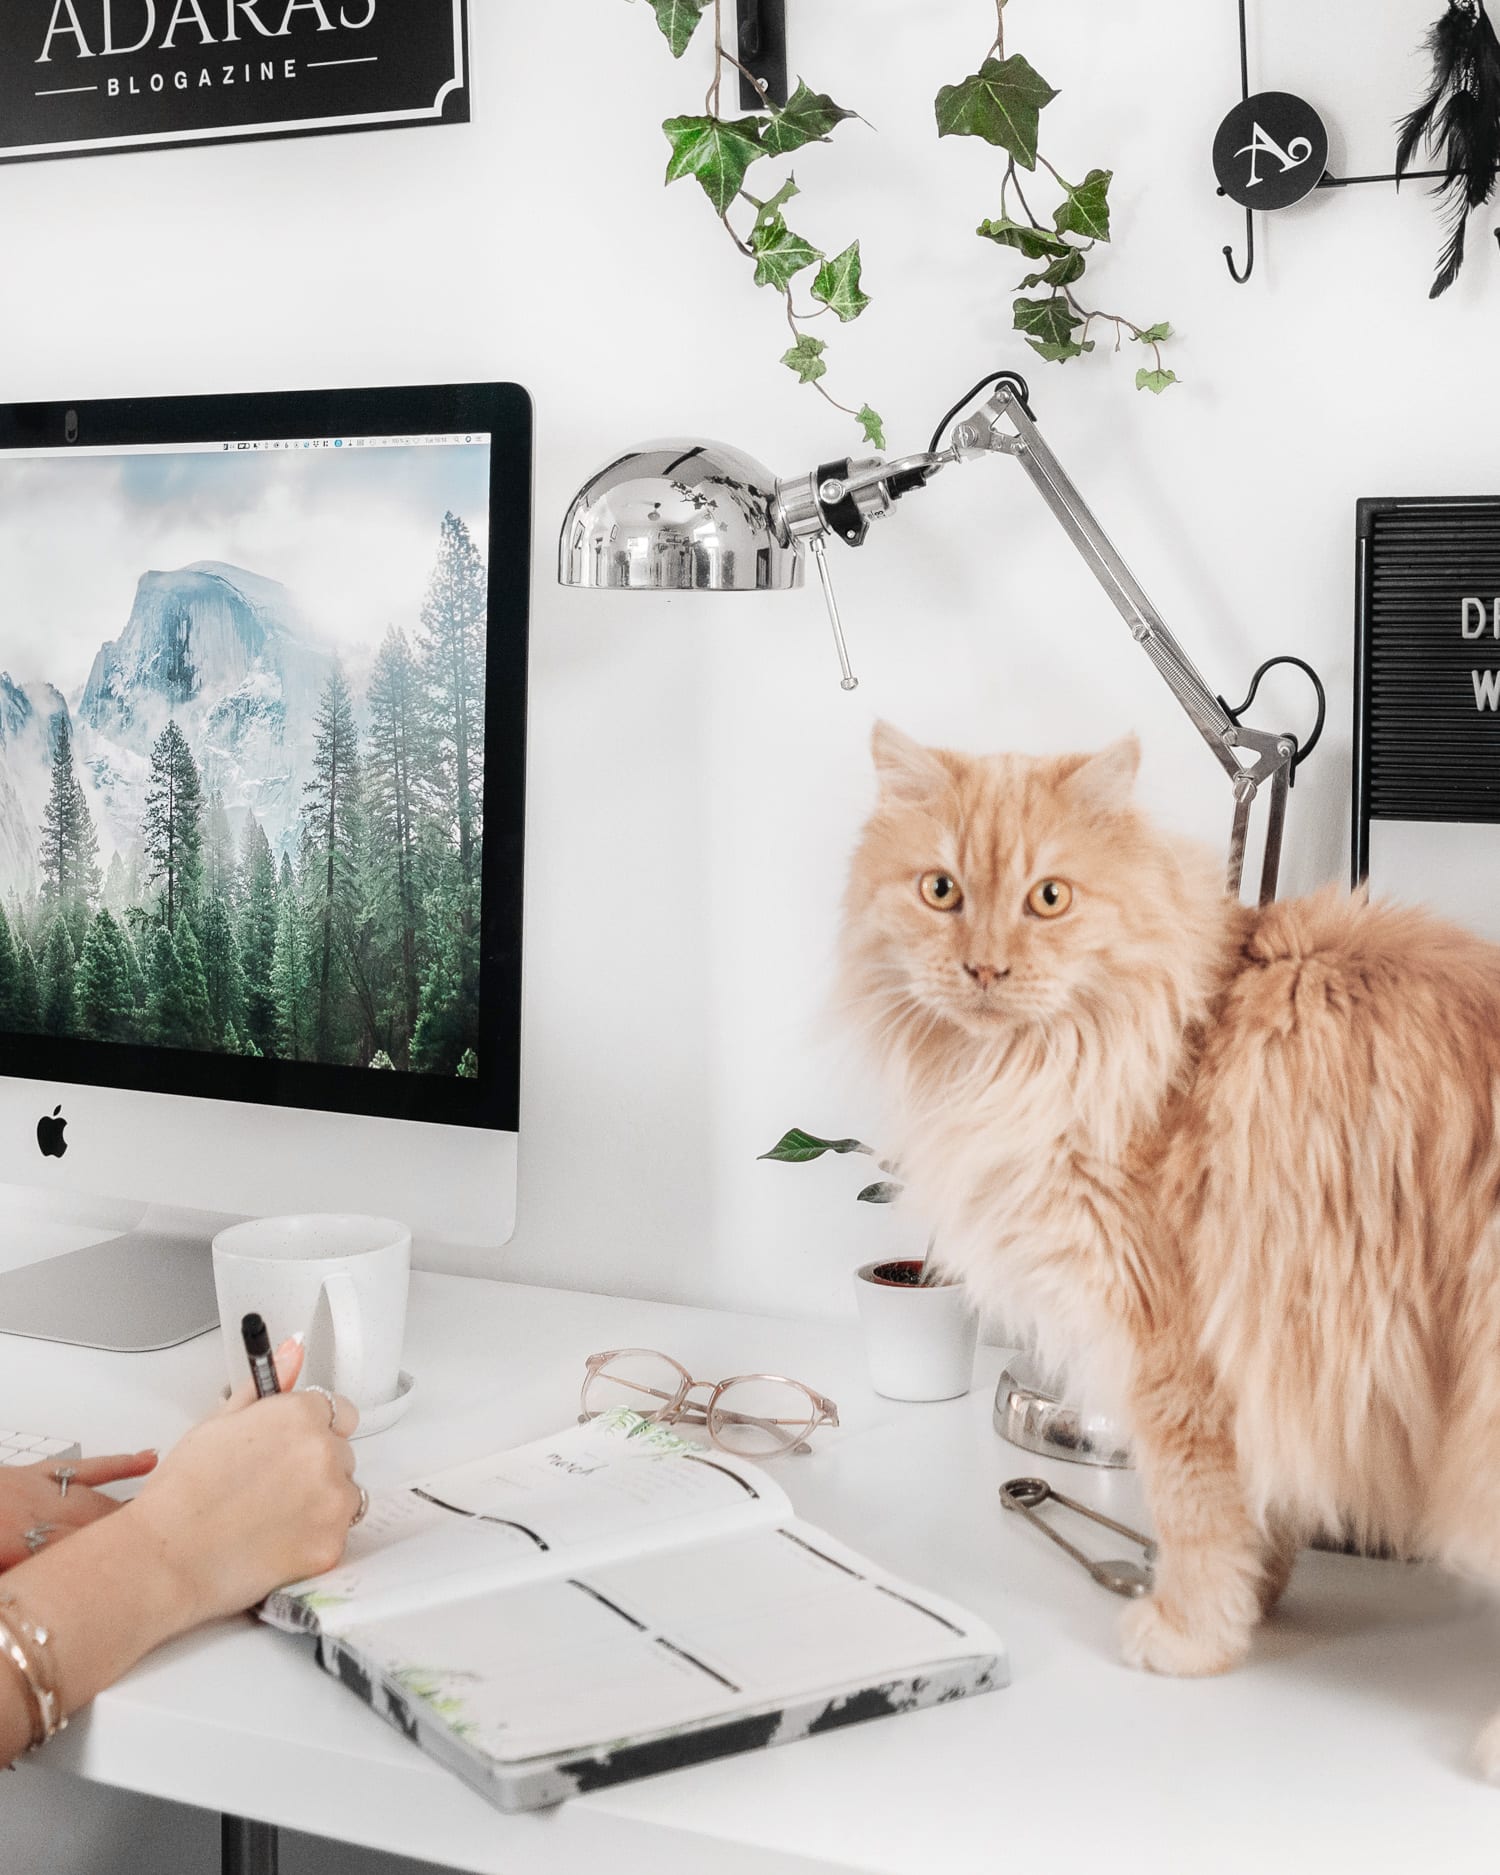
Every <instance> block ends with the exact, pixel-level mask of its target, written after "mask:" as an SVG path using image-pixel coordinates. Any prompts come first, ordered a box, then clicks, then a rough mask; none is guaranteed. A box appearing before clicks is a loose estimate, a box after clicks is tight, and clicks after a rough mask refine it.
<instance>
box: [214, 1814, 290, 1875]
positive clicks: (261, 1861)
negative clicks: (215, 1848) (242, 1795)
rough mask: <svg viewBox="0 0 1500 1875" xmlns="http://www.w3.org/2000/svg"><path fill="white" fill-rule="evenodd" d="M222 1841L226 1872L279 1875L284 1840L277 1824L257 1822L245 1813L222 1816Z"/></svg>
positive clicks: (236, 1874) (235, 1874) (220, 1831)
mask: <svg viewBox="0 0 1500 1875" xmlns="http://www.w3.org/2000/svg"><path fill="white" fill-rule="evenodd" d="M219 1844H220V1866H221V1868H222V1869H223V1872H224V1875H276V1871H277V1867H278V1865H279V1863H280V1861H281V1839H280V1837H279V1836H278V1835H277V1833H276V1825H275V1824H274V1823H254V1822H251V1821H250V1819H249V1818H248V1817H243V1816H226V1817H221V1818H220V1820H219Z"/></svg>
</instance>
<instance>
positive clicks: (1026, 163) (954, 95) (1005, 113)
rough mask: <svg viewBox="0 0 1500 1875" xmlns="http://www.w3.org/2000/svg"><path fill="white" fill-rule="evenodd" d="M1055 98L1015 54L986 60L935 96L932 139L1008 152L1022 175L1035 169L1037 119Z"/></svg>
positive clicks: (1050, 88)
mask: <svg viewBox="0 0 1500 1875" xmlns="http://www.w3.org/2000/svg"><path fill="white" fill-rule="evenodd" d="M1056 96H1057V93H1056V91H1054V90H1053V88H1052V86H1051V85H1049V84H1048V83H1047V81H1046V79H1045V78H1043V77H1042V76H1041V75H1040V73H1038V72H1037V71H1035V70H1034V69H1033V68H1032V67H1031V66H1030V65H1029V64H1027V62H1026V60H1025V59H1024V58H1022V56H1021V54H1020V53H1019V52H1016V53H1013V54H1012V55H1011V57H1010V58H1008V59H986V60H985V62H984V63H983V65H981V66H980V68H979V70H978V71H977V72H973V73H971V74H970V75H969V77H967V78H965V79H963V80H962V81H961V82H960V83H959V84H956V85H944V86H943V88H942V90H941V91H939V93H938V94H937V103H936V107H935V108H936V111H937V127H938V135H939V136H940V137H983V138H984V140H985V142H986V143H994V144H997V145H998V146H999V147H1000V148H1001V149H1002V150H1008V151H1009V152H1010V154H1011V155H1012V156H1013V157H1014V158H1015V159H1016V161H1017V162H1018V163H1019V164H1020V165H1021V167H1022V169H1035V168H1036V146H1037V139H1038V137H1039V135H1040V134H1041V115H1042V112H1043V111H1044V110H1045V109H1046V107H1047V106H1048V105H1049V104H1050V103H1051V102H1052V100H1053V99H1054V98H1055V97H1056Z"/></svg>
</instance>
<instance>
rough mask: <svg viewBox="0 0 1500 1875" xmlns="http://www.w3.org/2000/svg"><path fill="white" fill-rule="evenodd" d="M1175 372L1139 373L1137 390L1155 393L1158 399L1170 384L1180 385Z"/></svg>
mask: <svg viewBox="0 0 1500 1875" xmlns="http://www.w3.org/2000/svg"><path fill="white" fill-rule="evenodd" d="M1180 382H1181V380H1180V379H1179V378H1178V376H1177V373H1176V372H1175V371H1137V372H1136V374H1135V388H1136V389H1137V390H1138V391H1154V392H1155V393H1156V395H1157V396H1158V397H1160V396H1161V394H1162V392H1163V391H1164V390H1165V389H1166V388H1167V386H1168V385H1169V384H1177V383H1180Z"/></svg>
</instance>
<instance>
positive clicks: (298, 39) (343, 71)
mask: <svg viewBox="0 0 1500 1875" xmlns="http://www.w3.org/2000/svg"><path fill="white" fill-rule="evenodd" d="M468 118H469V56H468V0H3V4H0V162H23V161H30V160H35V159H37V158H40V157H48V156H86V155H93V154H101V153H104V152H107V151H111V150H126V149H140V148H142V147H147V146H153V145H158V144H172V143H225V142H234V141H237V140H239V139H241V138H246V137H286V136H304V135H309V134H312V133H316V132H321V131H331V130H371V129H376V128H381V127H385V126H388V125H397V124H435V123H449V124H451V123H466V122H467V121H468Z"/></svg>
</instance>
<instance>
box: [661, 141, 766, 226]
mask: <svg viewBox="0 0 1500 1875" xmlns="http://www.w3.org/2000/svg"><path fill="white" fill-rule="evenodd" d="M764 121H765V120H764V119H763V118H759V117H737V118H735V119H734V120H733V121H732V122H731V121H727V120H725V119H724V118H720V117H669V118H668V119H667V121H666V122H665V123H664V124H663V125H662V130H663V131H664V132H665V133H666V137H667V140H668V142H669V143H670V144H671V145H672V155H671V157H670V159H669V160H668V163H667V181H668V182H676V181H677V180H678V178H679V177H680V176H696V177H697V178H698V180H699V182H701V183H702V185H703V189H704V192H705V194H706V195H707V196H708V199H709V201H710V202H712V203H713V205H714V208H715V209H716V210H717V211H718V213H719V214H721V215H722V214H723V213H724V211H725V209H727V208H728V206H729V204H730V203H731V202H732V201H733V200H734V198H735V196H736V195H738V194H739V190H740V184H741V183H742V182H743V181H744V180H745V171H746V170H747V169H748V168H749V167H750V165H751V164H752V163H753V162H754V161H755V159H756V157H757V156H760V155H762V154H763V151H762V148H761V141H760V131H761V125H762V123H763V122H764Z"/></svg>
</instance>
